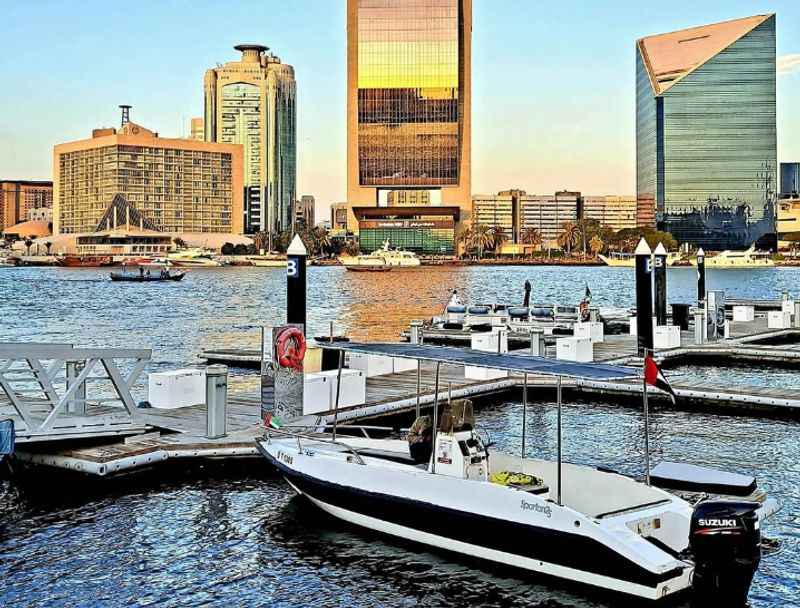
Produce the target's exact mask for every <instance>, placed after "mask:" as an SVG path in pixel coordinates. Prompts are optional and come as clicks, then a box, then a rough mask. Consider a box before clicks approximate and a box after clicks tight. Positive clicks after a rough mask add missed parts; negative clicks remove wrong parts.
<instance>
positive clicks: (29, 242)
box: [25, 237, 33, 255]
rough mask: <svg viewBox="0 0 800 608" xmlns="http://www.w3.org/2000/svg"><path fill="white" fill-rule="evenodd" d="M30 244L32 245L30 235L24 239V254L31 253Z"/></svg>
mask: <svg viewBox="0 0 800 608" xmlns="http://www.w3.org/2000/svg"><path fill="white" fill-rule="evenodd" d="M31 245H33V241H32V240H31V239H30V237H29V238H27V239H25V250H26V253H25V255H30V254H31Z"/></svg>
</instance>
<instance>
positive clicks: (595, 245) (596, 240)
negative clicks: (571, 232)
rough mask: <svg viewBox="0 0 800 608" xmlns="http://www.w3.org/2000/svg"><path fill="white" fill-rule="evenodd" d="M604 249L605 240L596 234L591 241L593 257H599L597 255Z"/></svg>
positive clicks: (590, 246) (590, 247) (590, 248)
mask: <svg viewBox="0 0 800 608" xmlns="http://www.w3.org/2000/svg"><path fill="white" fill-rule="evenodd" d="M603 247H605V243H604V242H603V239H601V238H600V237H599V236H597V235H596V234H595V235H594V236H593V237H592V239H591V240H590V241H589V250H590V251H591V252H592V255H593V256H595V257H597V254H598V253H600V252H601V251H603Z"/></svg>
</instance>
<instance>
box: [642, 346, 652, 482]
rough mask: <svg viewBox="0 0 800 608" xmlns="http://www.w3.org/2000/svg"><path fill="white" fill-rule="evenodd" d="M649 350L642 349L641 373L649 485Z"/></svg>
mask: <svg viewBox="0 0 800 608" xmlns="http://www.w3.org/2000/svg"><path fill="white" fill-rule="evenodd" d="M649 352H650V351H649V349H647V348H645V349H644V360H643V366H642V368H643V369H642V371H643V372H644V373H643V374H642V396H643V399H644V482H645V483H646V484H647V485H648V486H649V485H650V408H649V406H648V403H647V357H648V353H649Z"/></svg>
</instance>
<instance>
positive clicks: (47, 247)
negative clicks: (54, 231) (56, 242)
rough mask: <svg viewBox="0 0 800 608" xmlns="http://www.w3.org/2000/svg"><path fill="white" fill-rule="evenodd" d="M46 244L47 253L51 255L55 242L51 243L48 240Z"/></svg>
mask: <svg viewBox="0 0 800 608" xmlns="http://www.w3.org/2000/svg"><path fill="white" fill-rule="evenodd" d="M44 246H45V248H46V249H47V255H50V248H51V247H52V246H53V243H51V242H50V241H47V242H46V243H45V244H44Z"/></svg>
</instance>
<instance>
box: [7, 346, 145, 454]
mask: <svg viewBox="0 0 800 608" xmlns="http://www.w3.org/2000/svg"><path fill="white" fill-rule="evenodd" d="M150 357H151V351H150V350H149V349H128V348H75V347H73V346H72V345H70V344H42V343H5V342H0V418H11V419H12V420H13V421H14V427H15V431H16V438H17V442H18V443H25V442H33V441H36V442H42V441H51V440H58V439H75V438H90V437H103V436H109V435H126V434H135V433H143V432H145V430H146V425H145V423H144V421H143V420H142V419H141V417H140V416H139V415H138V412H137V407H136V402H135V401H134V398H133V396H132V394H131V389H132V388H133V386H134V385H135V384H136V381H137V380H138V378H139V376H140V375H141V373H142V371H143V370H144V368H145V366H146V365H147V363H148V362H149V361H150Z"/></svg>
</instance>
